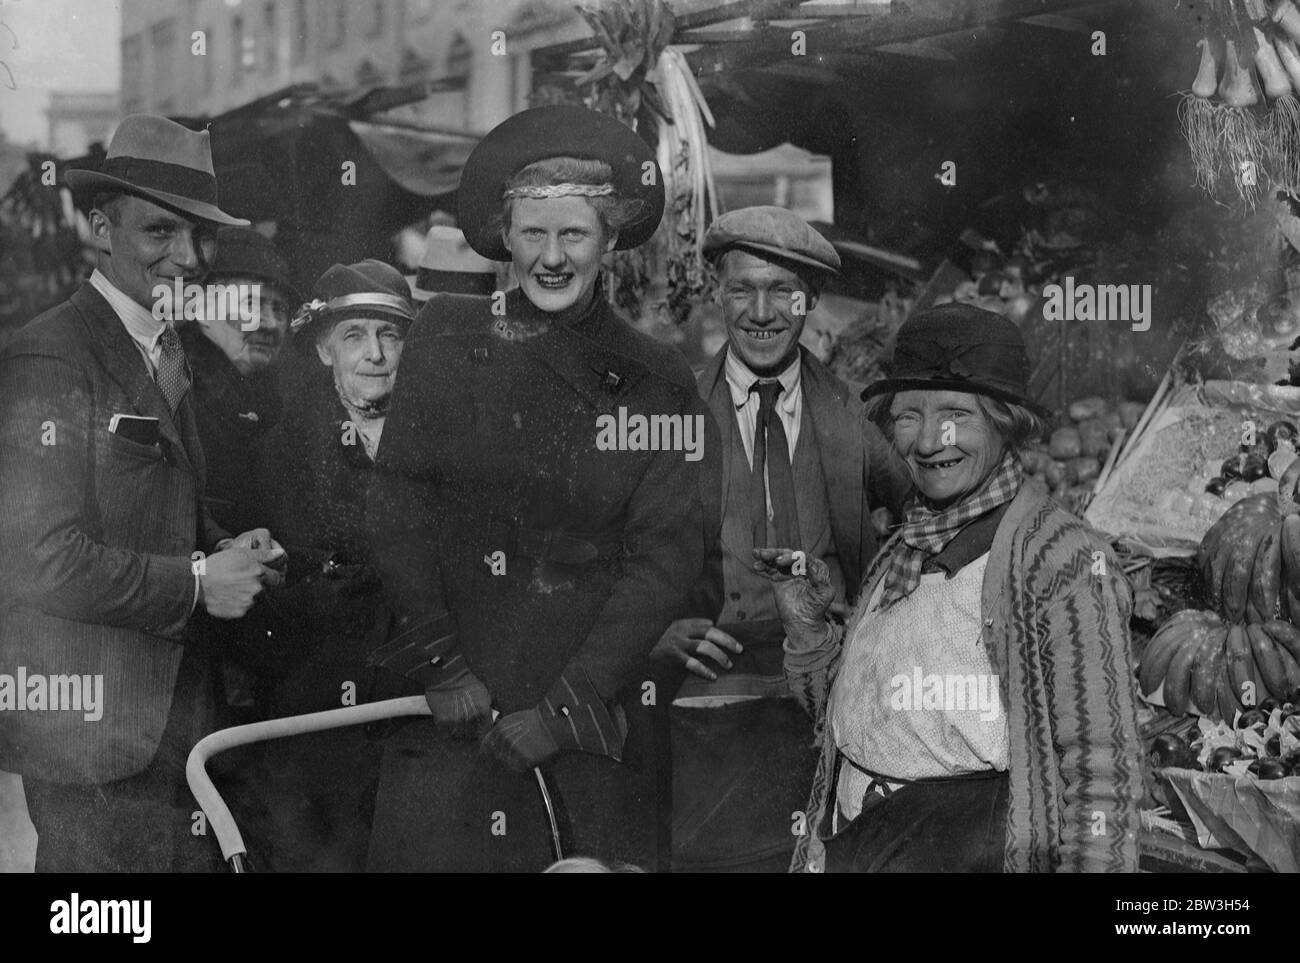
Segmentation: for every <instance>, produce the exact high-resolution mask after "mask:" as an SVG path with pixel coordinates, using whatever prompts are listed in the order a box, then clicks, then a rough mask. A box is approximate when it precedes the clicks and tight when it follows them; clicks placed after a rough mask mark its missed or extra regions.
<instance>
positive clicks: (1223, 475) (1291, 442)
mask: <svg viewBox="0 0 1300 963" xmlns="http://www.w3.org/2000/svg"><path fill="white" fill-rule="evenodd" d="M1246 424H1247V426H1248V429H1249V430H1248V431H1247V433H1246V435H1247V441H1245V442H1243V443H1242V444H1241V445H1240V446H1239V447H1238V450H1237V452H1236V453H1235V454H1230V455H1228V456H1227V457H1225V458H1219V457H1217V456H1215V457H1212V458H1210V459H1209V460H1208V461H1207V462H1206V464H1205V466H1204V467H1203V468H1202V469H1201V472H1200V474H1198V475H1195V476H1193V477H1192V478H1191V480H1190V481H1189V482H1188V483H1187V487H1186V489H1185V490H1182V491H1179V490H1172V491H1168V492H1166V493H1165V494H1164V495H1163V496H1162V497H1161V499H1160V501H1159V505H1160V507H1161V508H1163V509H1166V510H1169V511H1177V512H1183V513H1186V514H1188V515H1192V516H1195V517H1198V518H1203V519H1206V520H1208V521H1214V520H1216V519H1218V518H1220V517H1222V516H1223V514H1224V513H1225V512H1226V511H1227V510H1228V508H1229V507H1231V506H1232V505H1233V504H1234V503H1236V502H1239V501H1241V500H1242V499H1243V498H1249V497H1250V496H1251V495H1260V494H1278V495H1285V496H1286V499H1287V500H1288V503H1289V502H1290V501H1291V500H1293V499H1294V494H1295V490H1296V481H1297V480H1300V457H1298V456H1297V451H1296V446H1297V444H1300V440H1297V429H1296V426H1295V425H1294V424H1292V423H1291V422H1289V421H1277V422H1274V423H1273V424H1271V425H1269V427H1268V429H1267V430H1266V431H1264V432H1263V433H1262V434H1260V435H1258V436H1257V435H1256V433H1255V429H1254V426H1253V425H1251V423H1250V422H1247V423H1246Z"/></svg>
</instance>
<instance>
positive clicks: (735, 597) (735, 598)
mask: <svg viewBox="0 0 1300 963" xmlns="http://www.w3.org/2000/svg"><path fill="white" fill-rule="evenodd" d="M731 601H733V602H739V601H740V593H739V592H732V593H731Z"/></svg>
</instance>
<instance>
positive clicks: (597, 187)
mask: <svg viewBox="0 0 1300 963" xmlns="http://www.w3.org/2000/svg"><path fill="white" fill-rule="evenodd" d="M613 193H614V185H613V184H543V185H540V186H537V187H512V188H510V189H509V190H508V191H506V192H505V193H504V194H502V195H501V197H502V199H503V200H504V199H506V198H511V197H532V198H538V199H546V198H551V197H604V196H606V195H607V194H613Z"/></svg>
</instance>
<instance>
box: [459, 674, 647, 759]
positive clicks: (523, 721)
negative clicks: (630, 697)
mask: <svg viewBox="0 0 1300 963" xmlns="http://www.w3.org/2000/svg"><path fill="white" fill-rule="evenodd" d="M626 738H627V716H626V715H625V714H624V712H623V709H622V707H621V706H619V705H617V704H615V705H613V707H612V708H611V707H610V706H609V705H607V704H606V702H605V699H604V698H603V697H602V696H601V694H600V693H599V692H597V691H596V687H595V686H594V685H592V683H591V680H590V679H589V678H588V677H587V673H586V672H585V671H583V670H582V669H581V668H578V667H570V668H569V669H566V670H565V673H564V675H562V676H560V679H559V681H558V682H556V683H555V685H553V686H552V687H551V690H550V691H549V692H547V693H546V697H545V698H543V699H542V701H541V702H540V703H538V704H537V705H536V706H535V707H534V708H532V709H526V710H524V711H522V712H512V713H510V714H509V715H506V716H502V717H501V718H500V719H498V720H497V723H496V725H494V726H493V727H492V729H491V731H490V732H488V734H487V737H486V738H485V739H484V740H483V748H484V749H486V750H487V751H488V752H490V753H492V754H493V755H494V756H496V757H497V758H498V759H500V760H501V762H503V763H504V764H505V765H506V766H508V767H509V768H511V769H514V770H515V771H516V772H524V771H526V770H528V769H531V768H532V767H533V766H539V765H541V764H542V763H544V762H546V761H547V760H549V759H551V758H552V757H553V756H554V755H555V754H556V753H558V752H560V751H561V750H569V751H572V752H590V753H593V754H595V755H600V756H608V757H610V758H611V759H613V760H614V761H615V762H622V761H623V741H624V739H626Z"/></svg>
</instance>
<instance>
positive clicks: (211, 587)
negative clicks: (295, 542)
mask: <svg viewBox="0 0 1300 963" xmlns="http://www.w3.org/2000/svg"><path fill="white" fill-rule="evenodd" d="M283 557H284V549H251V550H250V549H244V548H227V549H224V550H222V551H220V552H217V553H215V554H213V555H209V556H208V557H207V559H205V561H204V566H203V573H202V574H201V575H199V592H200V600H201V601H202V602H203V607H204V608H205V609H207V611H208V614H209V615H211V616H213V617H215V618H218V619H238V618H242V617H243V616H244V615H246V614H247V612H248V610H249V609H251V608H252V607H253V600H254V599H256V598H257V595H258V593H259V592H261V591H262V589H263V588H264V587H271V586H276V585H279V584H280V583H281V582H282V581H284V577H283V576H282V575H280V573H279V572H277V571H275V569H273V568H269V567H268V563H271V562H274V561H276V560H277V559H279V558H283Z"/></svg>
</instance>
